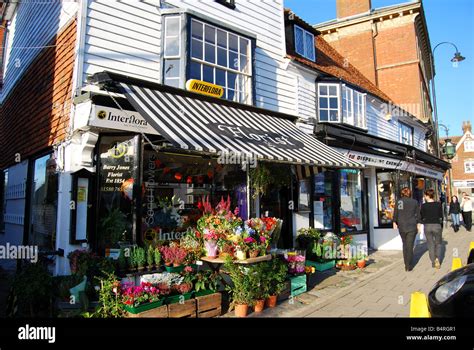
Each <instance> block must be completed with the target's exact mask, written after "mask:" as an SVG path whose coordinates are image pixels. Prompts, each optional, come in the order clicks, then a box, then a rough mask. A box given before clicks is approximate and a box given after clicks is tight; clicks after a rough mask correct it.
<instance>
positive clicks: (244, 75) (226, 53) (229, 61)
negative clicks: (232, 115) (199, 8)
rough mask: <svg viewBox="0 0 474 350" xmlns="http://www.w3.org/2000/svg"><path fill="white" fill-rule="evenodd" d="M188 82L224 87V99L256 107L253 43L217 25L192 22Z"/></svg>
mask: <svg viewBox="0 0 474 350" xmlns="http://www.w3.org/2000/svg"><path fill="white" fill-rule="evenodd" d="M190 40H191V49H190V66H189V77H188V79H198V80H202V81H206V82H209V83H212V84H216V85H220V86H222V87H224V96H223V98H225V99H227V100H230V101H236V102H240V103H246V104H252V43H251V41H250V40H249V39H247V38H245V37H243V36H240V35H237V34H234V33H232V32H229V31H226V30H223V29H221V28H218V27H215V26H213V25H210V24H207V23H204V22H201V21H198V20H196V19H194V18H193V19H192V20H191V38H190Z"/></svg>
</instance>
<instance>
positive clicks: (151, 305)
mask: <svg viewBox="0 0 474 350" xmlns="http://www.w3.org/2000/svg"><path fill="white" fill-rule="evenodd" d="M161 305H163V299H161V300H158V301H155V302H154V303H148V304H143V305H140V306H137V307H133V306H128V305H125V306H124V309H125V310H126V311H128V312H129V313H131V314H139V313H143V312H145V311H149V310H152V309H155V308H157V307H159V306H161Z"/></svg>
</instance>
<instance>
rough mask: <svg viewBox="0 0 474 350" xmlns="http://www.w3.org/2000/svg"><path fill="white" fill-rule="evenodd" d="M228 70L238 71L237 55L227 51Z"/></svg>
mask: <svg viewBox="0 0 474 350" xmlns="http://www.w3.org/2000/svg"><path fill="white" fill-rule="evenodd" d="M229 68H231V69H235V70H239V55H238V54H237V53H234V52H232V51H229Z"/></svg>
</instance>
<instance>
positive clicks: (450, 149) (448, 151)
mask: <svg viewBox="0 0 474 350" xmlns="http://www.w3.org/2000/svg"><path fill="white" fill-rule="evenodd" d="M437 124H438V126H439V127H442V128H443V129H444V131H445V132H446V139H445V140H444V145H443V155H444V156H445V157H446V159H448V161H449V163H451V159H453V158H454V156H455V155H456V144H454V143H452V142H451V139H450V138H449V128H448V127H447V126H446V125H444V124H441V123H437ZM448 179H449V180H448V184H447V185H448V188H449V197H450V198H452V197H453V179H452V172H451V166H450V167H449V169H448ZM446 192H448V191H446ZM445 204H446V207H445V209H446V227H447V226H448V216H449V215H448V212H447V209H448V206H447V204H448V195H447V193H446V201H445Z"/></svg>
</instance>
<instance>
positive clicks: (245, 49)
mask: <svg viewBox="0 0 474 350" xmlns="http://www.w3.org/2000/svg"><path fill="white" fill-rule="evenodd" d="M249 49H250V44H249V40H247V39H244V38H240V53H241V54H242V55H247V56H248V55H249Z"/></svg>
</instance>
